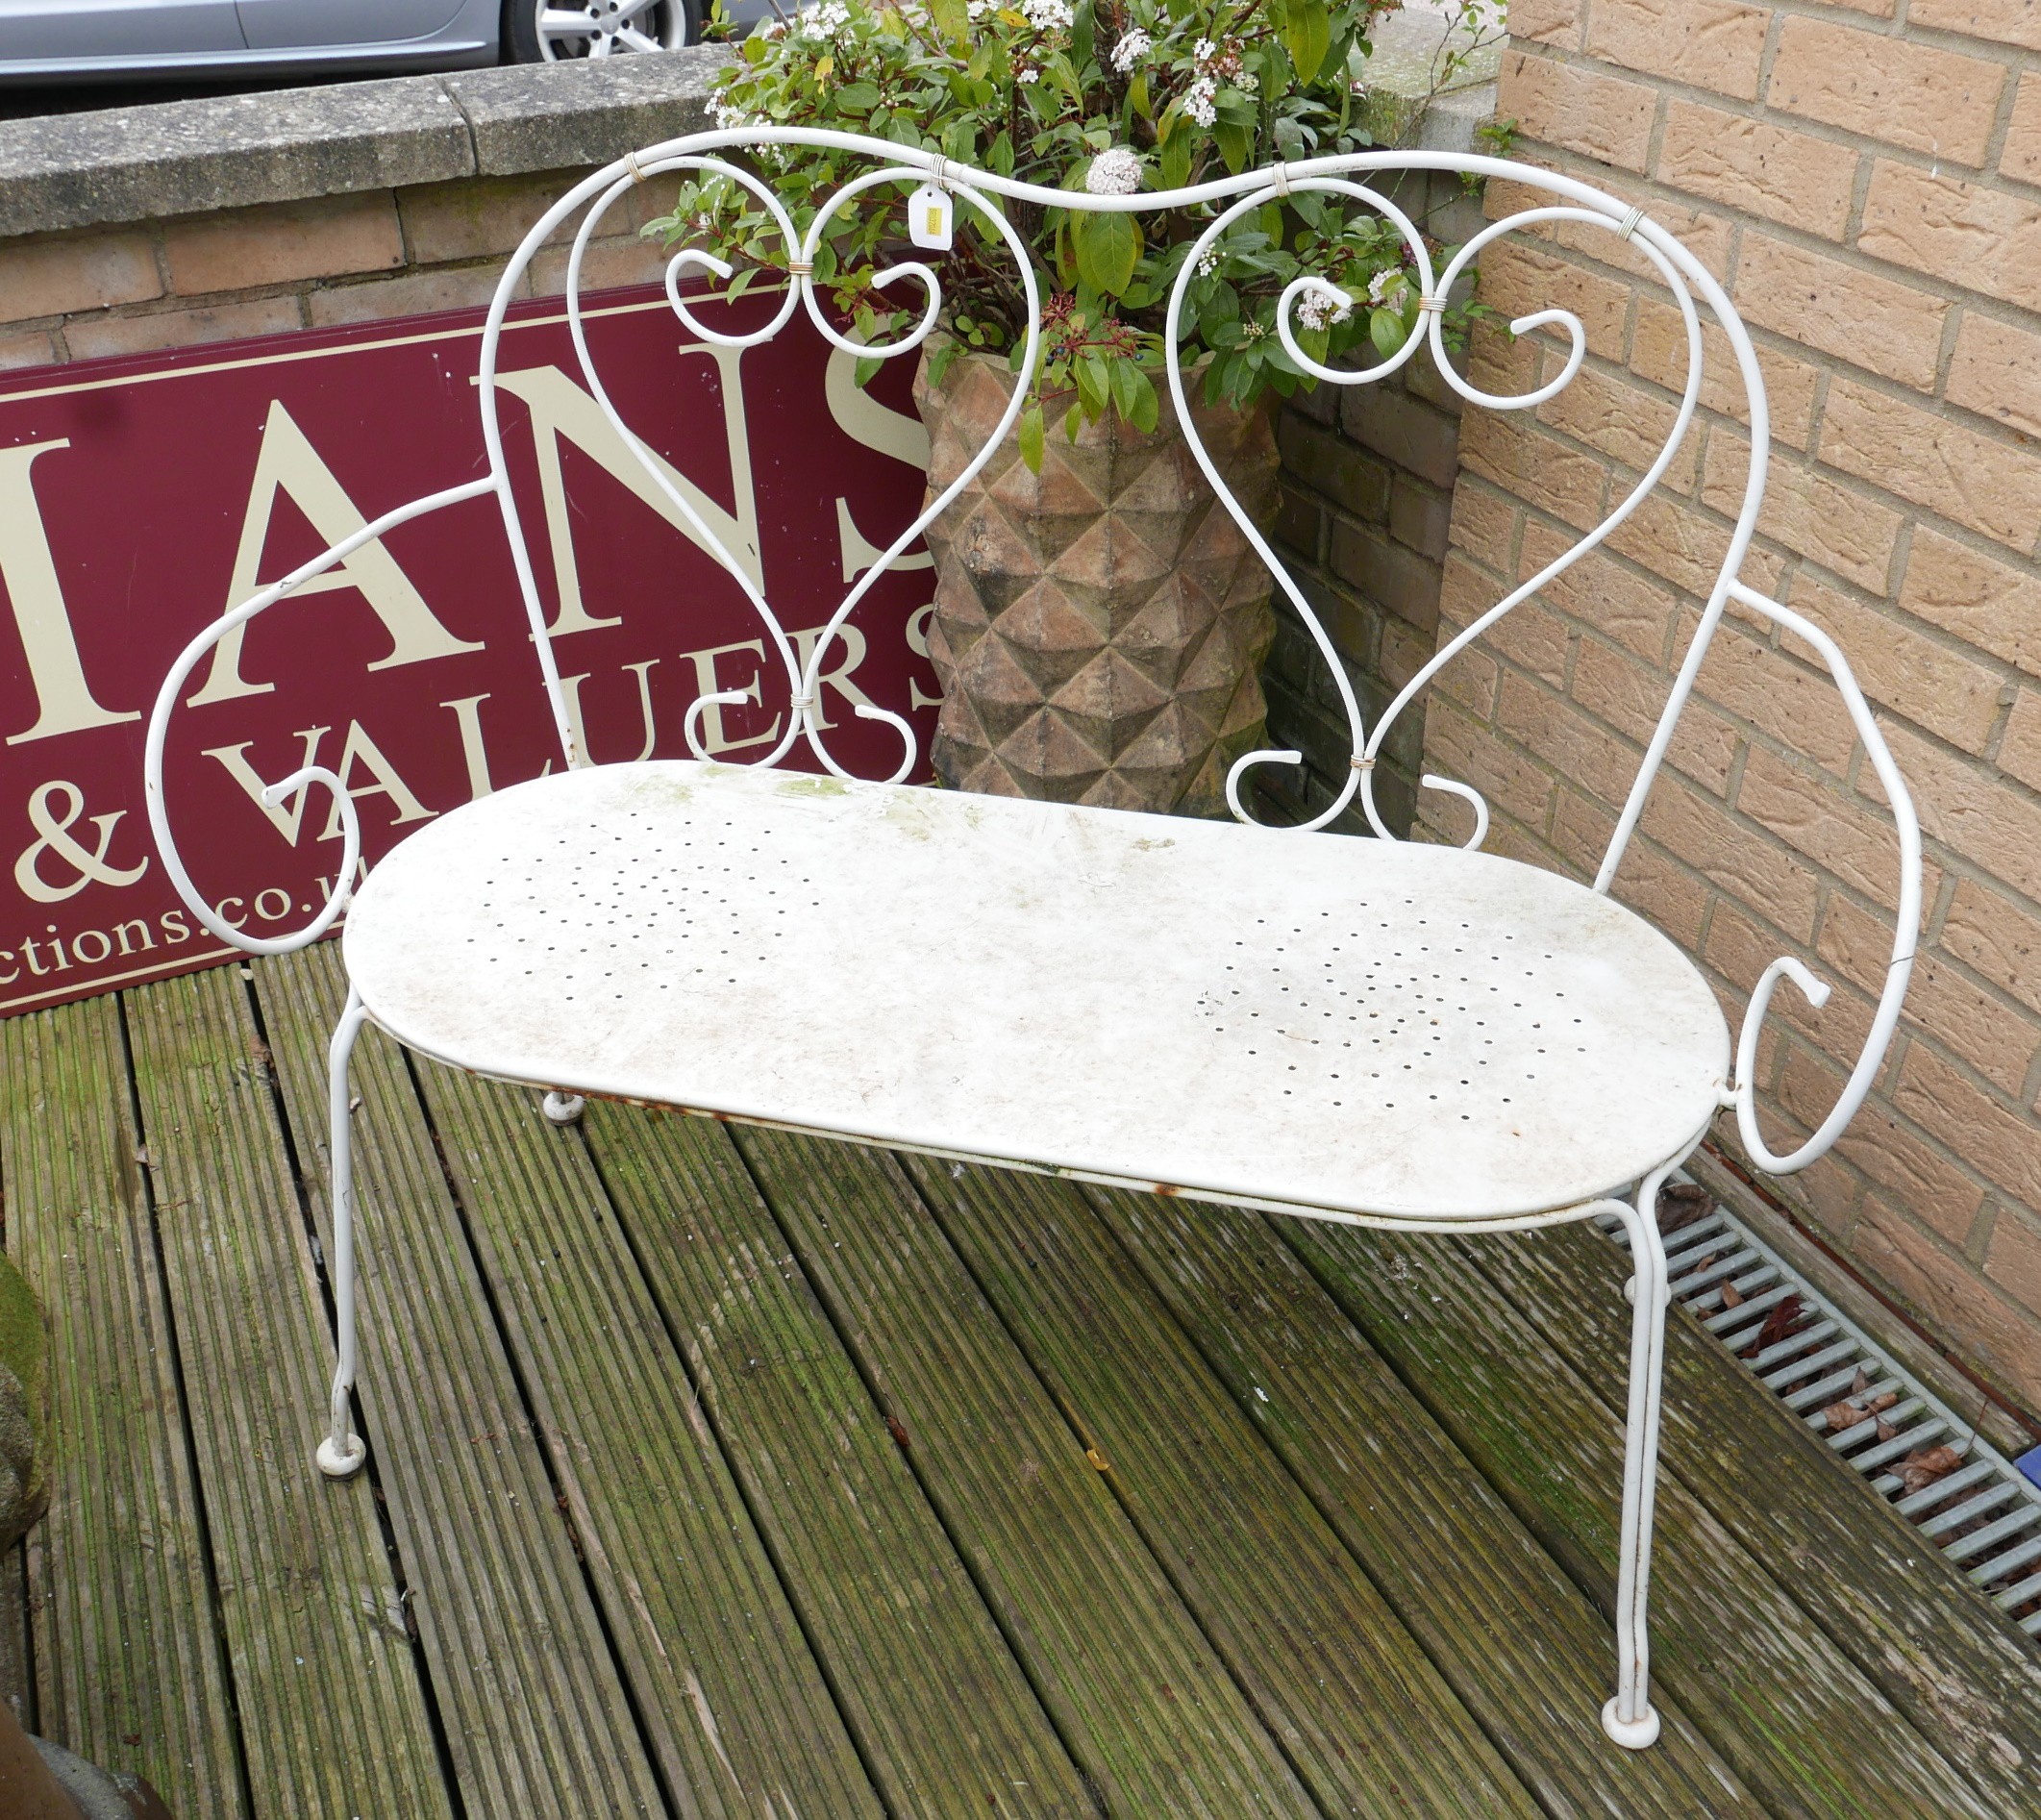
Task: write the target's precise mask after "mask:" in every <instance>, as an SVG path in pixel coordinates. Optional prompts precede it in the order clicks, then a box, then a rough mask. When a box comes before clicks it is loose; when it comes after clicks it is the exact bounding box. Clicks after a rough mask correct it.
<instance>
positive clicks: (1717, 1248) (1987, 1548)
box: [1595, 1190, 2041, 1636]
mask: <svg viewBox="0 0 2041 1820" xmlns="http://www.w3.org/2000/svg"><path fill="white" fill-rule="evenodd" d="M1696 1192H1697V1193H1698V1192H1699V1191H1698V1190H1696ZM1702 1205H1703V1206H1704V1207H1705V1208H1706V1209H1707V1210H1706V1211H1705V1212H1704V1213H1703V1214H1702V1215H1701V1216H1700V1217H1699V1218H1697V1219H1694V1220H1692V1221H1691V1222H1690V1223H1689V1224H1686V1225H1682V1226H1680V1227H1679V1228H1678V1230H1676V1231H1673V1232H1670V1233H1668V1234H1666V1239H1665V1252H1666V1259H1667V1262H1668V1263H1669V1264H1670V1266H1671V1270H1672V1294H1673V1300H1674V1301H1675V1302H1678V1303H1680V1304H1682V1305H1683V1306H1684V1307H1686V1308H1687V1309H1690V1310H1692V1312H1693V1313H1694V1314H1695V1315H1697V1316H1698V1317H1699V1318H1700V1320H1701V1324H1702V1325H1703V1326H1704V1327H1705V1328H1706V1329H1707V1330H1708V1332H1709V1333H1711V1334H1714V1335H1715V1337H1716V1338H1717V1339H1719V1340H1721V1341H1722V1343H1723V1344H1724V1345H1725V1346H1727V1347H1728V1348H1729V1349H1730V1352H1731V1353H1732V1354H1734V1355H1735V1356H1736V1357H1737V1358H1738V1359H1740V1360H1741V1361H1742V1362H1743V1363H1744V1364H1745V1365H1746V1366H1748V1367H1749V1368H1750V1370H1752V1371H1753V1372H1755V1373H1756V1375H1757V1376H1758V1378H1759V1379H1761V1380H1762V1381H1763V1382H1764V1384H1766V1385H1768V1386H1769V1387H1770V1388H1771V1390H1772V1391H1773V1393H1774V1394H1775V1395H1776V1396H1778V1397H1779V1399H1780V1401H1781V1402H1782V1403H1784V1404H1785V1406H1786V1408H1787V1409H1791V1410H1793V1411H1794V1413H1795V1414H1797V1415H1799V1416H1800V1417H1801V1418H1802V1419H1803V1420H1805V1422H1806V1424H1807V1426H1808V1427H1809V1428H1810V1429H1812V1430H1813V1431H1814V1432H1815V1433H1816V1434H1822V1435H1824V1436H1826V1438H1827V1440H1828V1443H1829V1446H1830V1447H1831V1448H1833V1449H1834V1450H1835V1452H1836V1453H1837V1454H1839V1455H1840V1456H1841V1457H1842V1458H1844V1459H1846V1460H1848V1461H1849V1462H1850V1464H1851V1465H1853V1466H1854V1467H1855V1468H1856V1470H1857V1471H1858V1472H1859V1473H1861V1474H1862V1475H1863V1476H1864V1477H1865V1478H1866V1479H1867V1480H1869V1481H1870V1483H1871V1488H1872V1489H1873V1490H1874V1491H1876V1492H1877V1493H1878V1494H1879V1496H1880V1497H1881V1498H1884V1499H1885V1500H1886V1501H1887V1502H1888V1503H1890V1504H1892V1505H1894V1506H1895V1507H1896V1508H1898V1509H1899V1511H1900V1513H1901V1514H1902V1515H1903V1516H1904V1517H1906V1518H1907V1519H1908V1520H1909V1521H1910V1522H1911V1523H1912V1524H1913V1525H1914V1526H1915V1527H1916V1528H1917V1529H1918V1530H1919V1531H1920V1533H1922V1534H1923V1535H1925V1536H1928V1537H1929V1538H1931V1539H1932V1540H1933V1541H1934V1542H1935V1543H1936V1545H1937V1546H1939V1547H1940V1549H1941V1551H1942V1553H1943V1554H1944V1555H1945V1556H1946V1557H1948V1558H1949V1559H1950V1560H1952V1561H1954V1562H1955V1563H1956V1564H1957V1565H1959V1566H1960V1567H1961V1568H1962V1569H1963V1571H1964V1572H1965V1573H1966V1574H1968V1575H1969V1576H1970V1579H1971V1583H1973V1584H1974V1585H1976V1586H1978V1587H1979V1588H1980V1589H1981V1590H1982V1591H1983V1593H1984V1594H1985V1596H1986V1597H1987V1598H1989V1599H1990V1600H1991V1601H1992V1603H1993V1604H1994V1605H1996V1606H1997V1607H1998V1608H1999V1609H2000V1610H2002V1611H2004V1612H2005V1613H2007V1614H2008V1615H2009V1616H2010V1617H2011V1618H2012V1620H2013V1622H2014V1623H2016V1624H2017V1625H2019V1627H2020V1628H2021V1630H2023V1631H2025V1632H2026V1633H2027V1634H2028V1635H2029V1636H2041V1485H2036V1484H2034V1483H2031V1482H2030V1481H2029V1479H2028V1478H2027V1477H2026V1476H2025V1475H2024V1474H2023V1473H2022V1472H2021V1471H2020V1470H2019V1469H2018V1468H2017V1467H2016V1466H2015V1465H2014V1464H2013V1463H2012V1462H2011V1461H2010V1460H2008V1459H2007V1458H2005V1457H2004V1455H2003V1454H2001V1453H2000V1452H1999V1451H1998V1450H1997V1449H1996V1448H1994V1447H1993V1446H1991V1445H1990V1443H1989V1442H1987V1441H1985V1440H1984V1439H1983V1438H1982V1437H1981V1436H1979V1435H1978V1434H1976V1432H1975V1430H1974V1427H1973V1425H1972V1424H1970V1423H1969V1422H1967V1421H1965V1420H1964V1419H1963V1418H1962V1417H1961V1416H1958V1415H1957V1414H1956V1413H1955V1412H1954V1410H1952V1409H1949V1408H1948V1406H1947V1405H1945V1404H1944V1403H1942V1402H1941V1401H1940V1400H1939V1399H1938V1398H1936V1397H1935V1396H1934V1395H1933V1394H1932V1393H1931V1392H1930V1391H1929V1390H1927V1389H1925V1388H1923V1387H1922V1386H1921V1385H1920V1384H1916V1383H1914V1382H1913V1380H1912V1379H1911V1378H1909V1377H1908V1376H1907V1375H1906V1373H1905V1372H1904V1371H1903V1370H1901V1368H1900V1367H1899V1366H1898V1365H1897V1364H1896V1363H1894V1361H1893V1360H1892V1359H1890V1358H1889V1357H1888V1356H1887V1355H1886V1354H1885V1353H1883V1352H1881V1351H1880V1350H1879V1347H1878V1345H1877V1344H1876V1343H1875V1342H1874V1341H1873V1340H1872V1339H1871V1338H1870V1336H1869V1335H1867V1334H1865V1333H1864V1332H1863V1330H1862V1329H1860V1328H1858V1327H1857V1326H1855V1325H1854V1323H1853V1322H1852V1321H1851V1320H1850V1319H1849V1317H1848V1316H1846V1315H1844V1314H1843V1313H1842V1312H1841V1311H1840V1310H1838V1309H1835V1308H1833V1307H1831V1306H1830V1305H1829V1303H1828V1302H1827V1301H1825V1300H1824V1299H1823V1298H1822V1296H1821V1295H1820V1294H1819V1293H1818V1292H1817V1291H1815V1290H1814V1289H1812V1288H1810V1287H1809V1286H1808V1285H1807V1284H1805V1283H1804V1282H1803V1281H1802V1280H1801V1279H1800V1278H1799V1277H1797V1276H1795V1275H1794V1273H1793V1272H1792V1271H1791V1270H1790V1269H1789V1268H1788V1267H1787V1265H1786V1263H1785V1261H1784V1259H1781V1258H1780V1256H1779V1254H1778V1253H1776V1252H1774V1251H1773V1250H1771V1248H1770V1247H1769V1246H1767V1245H1765V1244H1764V1243H1763V1241H1762V1240H1760V1239H1758V1238H1755V1237H1754V1236H1753V1235H1752V1234H1750V1233H1749V1232H1747V1231H1746V1230H1745V1229H1744V1228H1743V1227H1742V1226H1740V1225H1739V1224H1738V1223H1737V1222H1736V1221H1735V1220H1734V1219H1732V1218H1731V1217H1730V1215H1729V1214H1728V1213H1726V1212H1725V1211H1724V1210H1723V1209H1721V1208H1720V1207H1719V1206H1714V1205H1712V1204H1711V1203H1709V1202H1707V1201H1705V1200H1704V1201H1703V1202H1702ZM1661 1218H1663V1214H1662V1213H1661ZM1595 1223H1596V1224H1597V1225H1598V1226H1599V1227H1600V1228H1601V1229H1602V1231H1603V1232H1604V1233H1605V1234H1607V1235H1608V1236H1609V1237H1610V1238H1612V1239H1613V1240H1614V1241H1615V1242H1616V1243H1617V1244H1619V1245H1621V1246H1624V1247H1625V1248H1626V1249H1627V1248H1628V1246H1629V1244H1630V1238H1629V1235H1628V1234H1626V1233H1625V1232H1624V1230H1623V1225H1622V1222H1621V1221H1619V1220H1615V1219H1606V1220H1598V1221H1596V1222H1595ZM1725 1284H1728V1285H1730V1289H1731V1290H1732V1291H1733V1293H1732V1294H1729V1295H1726V1294H1725V1291H1724V1285H1725ZM1793 1297H1798V1298H1799V1300H1798V1302H1797V1304H1793V1305H1792V1306H1791V1307H1786V1306H1785V1305H1787V1304H1788V1301H1789V1298H1793ZM1732 1303H1733V1305H1734V1306H1731V1304H1732ZM1768 1322H1770V1323H1771V1327H1772V1331H1773V1334H1774V1337H1772V1338H1771V1339H1769V1340H1765V1335H1766V1333H1767V1323H1768ZM1780 1330H1783V1331H1780ZM1760 1340H1765V1343H1764V1344H1762V1345H1760V1344H1759V1342H1760ZM1754 1349H1755V1350H1754ZM1853 1393H1854V1394H1853ZM1888 1396H1889V1397H1891V1398H1892V1399H1893V1401H1892V1402H1890V1403H1889V1404H1887V1405H1886V1407H1885V1408H1884V1409H1880V1410H1879V1411H1878V1412H1877V1414H1874V1415H1866V1417H1865V1419H1864V1420H1863V1421H1861V1422H1858V1423H1855V1424H1854V1426H1852V1427H1850V1428H1848V1429H1846V1430H1844V1431H1843V1432H1842V1433H1840V1434H1829V1432H1828V1431H1829V1418H1828V1415H1827V1413H1826V1412H1827V1411H1828V1410H1829V1409H1832V1408H1833V1407H1834V1406H1835V1405H1836V1404H1838V1403H1842V1402H1850V1403H1853V1404H1854V1406H1855V1407H1856V1408H1858V1409H1864V1408H1867V1407H1868V1405H1869V1404H1871V1403H1874V1402H1878V1401H1881V1400H1882V1399H1884V1398H1886V1397H1888ZM1880 1418H1882V1425H1883V1426H1882V1427H1881V1426H1880ZM1936 1447H1946V1448H1948V1449H1949V1450H1951V1452H1953V1453H1954V1455H1955V1456H1956V1457H1957V1463H1956V1464H1955V1465H1954V1466H1953V1467H1951V1468H1949V1469H1948V1470H1947V1471H1945V1472H1943V1473H1941V1474H1940V1475H1939V1476H1938V1477H1936V1478H1935V1479H1933V1480H1932V1481H1931V1482H1930V1483H1927V1484H1924V1485H1922V1486H1921V1487H1920V1489H1918V1490H1915V1491H1908V1490H1907V1489H1906V1486H1905V1482H1904V1479H1903V1478H1902V1476H1901V1474H1902V1471H1903V1470H1904V1465H1905V1462H1906V1460H1907V1458H1908V1456H1909V1455H1911V1456H1920V1455H1922V1454H1925V1453H1927V1452H1928V1451H1929V1450H1930V1449H1933V1448H1936Z"/></svg>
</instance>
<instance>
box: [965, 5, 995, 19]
mask: <svg viewBox="0 0 2041 1820" xmlns="http://www.w3.org/2000/svg"><path fill="white" fill-rule="evenodd" d="M998 9H999V0H971V4H970V5H969V6H967V7H966V8H965V9H964V12H965V13H966V14H967V15H968V16H969V17H970V18H971V19H972V20H973V21H974V22H976V21H977V20H979V19H982V18H983V17H984V16H985V14H986V13H988V12H997V11H998Z"/></svg>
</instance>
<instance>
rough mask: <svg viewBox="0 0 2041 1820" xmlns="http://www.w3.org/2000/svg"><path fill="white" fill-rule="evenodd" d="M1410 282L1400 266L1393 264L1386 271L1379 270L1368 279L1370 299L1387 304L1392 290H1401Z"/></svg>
mask: <svg viewBox="0 0 2041 1820" xmlns="http://www.w3.org/2000/svg"><path fill="white" fill-rule="evenodd" d="M1408 282H1409V281H1408V280H1407V279H1406V277H1405V276H1404V273H1403V270H1402V268H1401V267H1400V266H1395V265H1392V266H1390V267H1389V268H1388V270H1386V271H1381V272H1377V273H1376V274H1375V276H1374V277H1373V278H1371V279H1369V280H1368V301H1369V302H1370V303H1371V304H1385V303H1387V302H1388V301H1389V297H1390V294H1391V293H1392V292H1397V291H1401V290H1402V289H1403V287H1404V286H1405V285H1406V284H1407V283H1408Z"/></svg>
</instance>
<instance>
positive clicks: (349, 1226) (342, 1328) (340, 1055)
mask: <svg viewBox="0 0 2041 1820" xmlns="http://www.w3.org/2000/svg"><path fill="white" fill-rule="evenodd" d="M367 1016H368V1013H367V1011H366V1010H364V1009H363V1007H362V1004H361V994H360V993H359V992H357V991H355V990H354V989H353V988H352V987H349V989H348V993H347V1009H346V1010H344V1011H342V1012H341V1013H340V1022H339V1024H338V1025H337V1026H336V1029H335V1031H334V1034H333V1044H332V1046H331V1047H330V1048H329V1049H328V1051H327V1057H326V1110H327V1117H328V1118H329V1120H330V1121H331V1126H332V1143H333V1150H332V1169H333V1303H334V1315H335V1322H336V1327H337V1328H338V1338H339V1342H340V1358H339V1363H338V1364H337V1365H336V1368H335V1370H334V1374H333V1404H332V1408H331V1409H330V1410H329V1416H330V1422H329V1426H328V1429H327V1434H326V1438H325V1439H324V1440H322V1441H321V1442H320V1443H319V1446H318V1451H317V1452H316V1453H314V1454H313V1455H312V1458H313V1460H314V1461H316V1463H317V1465H318V1468H319V1470H320V1471H321V1472H322V1473H324V1474H325V1475H326V1476H327V1477H328V1478H329V1479H350V1478H352V1477H353V1476H354V1475H355V1474H356V1473H358V1472H360V1471H361V1463H362V1461H363V1460H365V1459H367V1458H368V1448H367V1446H366V1445H365V1444H364V1443H363V1441H362V1439H361V1436H360V1435H359V1434H355V1433H354V1432H353V1431H352V1430H351V1429H350V1428H349V1427H348V1425H347V1418H348V1407H347V1406H348V1398H349V1395H350V1393H351V1392H352V1391H353V1389H354V1387H355V1140H354V1121H353V1117H352V1115H351V1112H350V1109H349V1099H350V1095H349V1093H348V1078H347V1064H348V1061H349V1060H350V1059H351V1058H352V1057H353V1055H354V1053H355V1038H356V1037H358V1036H359V1035H361V1025H362V1023H363V1022H364V1021H365V1020H366V1018H367Z"/></svg>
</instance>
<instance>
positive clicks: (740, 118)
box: [709, 98, 765, 133]
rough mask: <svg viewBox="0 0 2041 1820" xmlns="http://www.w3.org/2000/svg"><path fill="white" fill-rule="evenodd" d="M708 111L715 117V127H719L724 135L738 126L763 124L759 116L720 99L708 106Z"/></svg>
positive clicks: (762, 119)
mask: <svg viewBox="0 0 2041 1820" xmlns="http://www.w3.org/2000/svg"><path fill="white" fill-rule="evenodd" d="M709 112H711V113H712V114H714V115H715V117H716V125H717V126H719V127H721V128H722V129H723V131H724V132H726V133H728V132H730V131H732V130H733V129H734V128H736V127H740V126H763V125H764V124H765V121H764V118H763V117H762V116H761V115H759V114H756V113H753V112H749V111H748V110H747V109H744V108H740V107H737V106H736V105H735V104H734V103H733V102H729V101H724V100H722V99H720V98H719V99H717V100H714V101H711V102H710V103H709Z"/></svg>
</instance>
